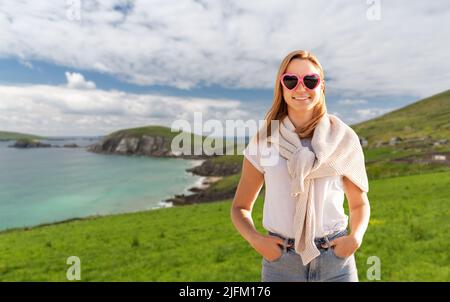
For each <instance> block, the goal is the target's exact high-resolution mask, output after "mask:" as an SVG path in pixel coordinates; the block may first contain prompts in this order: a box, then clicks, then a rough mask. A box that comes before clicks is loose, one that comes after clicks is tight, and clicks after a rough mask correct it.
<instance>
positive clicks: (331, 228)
mask: <svg viewBox="0 0 450 302" xmlns="http://www.w3.org/2000/svg"><path fill="white" fill-rule="evenodd" d="M300 141H301V144H302V146H304V147H308V148H309V149H310V150H311V151H313V152H314V150H313V149H312V147H311V138H302V139H300ZM243 154H244V156H245V157H246V158H247V159H248V160H249V161H250V162H251V163H252V165H253V166H255V168H256V169H258V170H259V171H260V172H261V173H263V174H264V183H265V198H264V209H263V227H264V228H265V229H266V230H267V231H271V232H274V233H277V234H280V235H282V236H284V237H289V238H295V232H294V230H293V221H294V212H295V203H296V198H295V197H292V196H291V181H292V180H291V177H290V175H289V172H288V169H287V163H286V159H284V158H283V157H282V156H281V155H280V154H279V153H278V151H277V150H276V147H275V146H273V145H272V144H270V145H267V144H266V143H265V140H263V141H261V142H260V143H259V144H257V143H256V135H255V136H253V138H252V139H251V140H250V142H249V144H248V145H247V147H246V148H245V149H244V151H243ZM313 181H314V190H313V191H311V193H312V194H313V196H312V199H311V200H313V201H314V203H315V204H314V205H315V212H316V214H315V229H316V230H315V236H314V237H315V238H319V237H323V236H325V235H329V234H331V233H333V232H335V231H340V230H343V229H346V228H347V224H348V216H347V215H346V214H345V212H344V207H343V205H344V184H343V176H342V175H338V176H329V177H321V178H314V179H313Z"/></svg>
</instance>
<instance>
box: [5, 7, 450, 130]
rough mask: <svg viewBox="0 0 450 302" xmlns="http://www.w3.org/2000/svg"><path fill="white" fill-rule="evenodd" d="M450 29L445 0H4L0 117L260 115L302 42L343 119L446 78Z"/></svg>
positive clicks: (89, 121) (366, 115)
mask: <svg viewBox="0 0 450 302" xmlns="http://www.w3.org/2000/svg"><path fill="white" fill-rule="evenodd" d="M449 38H450V3H449V2H448V1H445V0H434V1H420V0H416V1H403V0H391V1H384V0H364V1H354V0H342V1H324V0H319V1H299V0H276V1H275V0H273V1H265V0H258V1H256V0H253V1H251V0H250V1H237V0H235V1H233V0H231V1H225V0H224V1H217V0H216V1H204V0H195V1H191V0H179V1H166V0H164V1H159V0H147V1H124V0H105V1H87V0H66V1H64V0H61V1H43V0H34V1H13V0H10V1H8V0H3V1H1V2H0V131H16V132H24V133H31V134H37V135H44V136H72V135H73V136H75V135H76V136H90V135H105V134H108V133H110V132H112V131H116V130H118V129H123V128H131V127H140V126H146V125H164V126H168V127H170V126H171V125H172V124H173V122H174V121H175V120H180V119H182V120H191V121H192V119H193V116H194V112H201V113H202V116H203V120H207V119H216V120H219V121H221V122H222V123H225V121H226V120H243V121H248V120H256V121H259V120H262V119H263V118H264V115H265V114H266V112H267V111H268V110H269V108H270V106H271V103H272V97H273V88H274V85H275V81H276V80H275V77H276V73H277V71H278V67H279V64H280V63H281V61H282V59H283V58H284V56H286V55H287V54H288V53H289V52H291V51H293V50H297V49H305V50H309V51H311V52H313V53H314V54H315V55H316V56H317V57H318V59H319V61H320V62H321V64H322V66H323V67H324V72H325V80H326V83H327V91H326V104H327V109H328V112H329V113H332V114H335V115H337V116H338V117H340V118H341V119H342V120H343V121H344V122H346V123H347V124H349V125H351V124H355V123H358V122H362V121H365V120H369V119H372V118H374V117H377V116H380V115H382V114H385V113H387V112H390V111H393V110H396V109H398V108H401V107H404V106H406V105H408V104H411V103H414V102H416V101H418V100H420V99H422V98H424V97H428V96H431V95H433V94H436V93H439V92H442V91H445V90H447V89H449V88H450V85H449V84H450V80H449V79H450V39H449Z"/></svg>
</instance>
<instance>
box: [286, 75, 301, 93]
mask: <svg viewBox="0 0 450 302" xmlns="http://www.w3.org/2000/svg"><path fill="white" fill-rule="evenodd" d="M297 83H298V79H297V77H295V76H289V75H285V76H284V77H283V84H284V86H286V88H287V89H289V90H292V89H294V87H295V86H297Z"/></svg>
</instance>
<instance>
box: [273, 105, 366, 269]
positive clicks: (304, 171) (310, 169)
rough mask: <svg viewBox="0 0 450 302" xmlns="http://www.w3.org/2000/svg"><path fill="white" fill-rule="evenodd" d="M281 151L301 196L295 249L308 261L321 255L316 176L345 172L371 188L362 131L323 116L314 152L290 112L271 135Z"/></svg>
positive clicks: (294, 191) (295, 190)
mask: <svg viewBox="0 0 450 302" xmlns="http://www.w3.org/2000/svg"><path fill="white" fill-rule="evenodd" d="M268 141H269V142H271V143H273V144H274V146H275V147H276V149H277V150H278V152H279V154H280V155H281V156H282V157H284V158H285V159H286V162H287V169H288V172H289V175H290V176H291V178H292V192H291V194H292V196H294V197H297V201H296V202H297V204H296V210H295V215H294V225H293V228H294V233H295V234H296V235H295V250H296V252H297V253H298V254H300V256H301V258H302V262H303V264H304V265H306V264H308V263H309V262H311V261H312V260H313V259H314V258H315V257H317V256H319V255H320V251H319V250H318V249H317V247H316V245H315V244H314V237H315V229H314V226H315V223H314V217H315V209H314V202H313V201H312V200H310V199H311V198H310V197H311V194H310V192H311V191H312V190H313V186H314V181H313V180H314V178H319V177H327V176H334V175H343V176H346V177H347V178H349V179H350V180H351V181H352V182H353V183H354V184H355V185H357V186H358V187H359V188H360V189H361V190H362V191H364V192H368V191H369V184H368V179H367V174H366V168H365V164H364V153H363V151H362V147H361V144H360V142H359V138H358V135H357V134H356V133H355V132H354V130H353V129H352V128H350V127H349V126H348V125H346V124H345V123H344V122H343V121H342V120H340V119H339V118H338V117H336V116H335V115H332V114H328V113H325V115H323V116H322V118H321V119H320V120H319V122H318V124H317V125H316V128H315V130H314V134H313V137H312V139H311V145H312V149H313V151H314V152H311V151H310V150H309V149H308V148H307V147H303V146H302V144H301V142H300V136H299V135H298V134H297V133H296V132H295V126H294V124H293V123H292V122H291V120H290V119H289V117H288V116H286V117H284V119H283V120H282V121H281V123H279V127H277V125H275V127H274V132H273V133H272V135H271V136H269V137H268Z"/></svg>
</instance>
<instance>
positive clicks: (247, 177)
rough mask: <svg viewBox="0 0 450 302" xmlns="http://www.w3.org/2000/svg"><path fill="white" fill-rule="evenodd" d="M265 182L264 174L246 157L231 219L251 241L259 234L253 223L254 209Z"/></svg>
mask: <svg viewBox="0 0 450 302" xmlns="http://www.w3.org/2000/svg"><path fill="white" fill-rule="evenodd" d="M263 182H264V175H263V174H262V173H261V172H260V171H258V169H256V168H255V167H254V166H253V165H252V164H251V163H250V162H249V161H248V160H247V159H246V158H245V157H244V162H243V165H242V173H241V178H240V180H239V184H238V186H237V189H236V194H235V196H234V200H233V204H232V206H231V220H232V222H233V224H234V226H235V227H236V229H237V230H238V231H239V233H240V234H241V235H242V237H244V239H245V240H247V241H248V242H250V243H251V242H252V241H254V240H255V239H256V237H258V235H259V233H258V232H257V230H256V229H255V226H254V224H253V219H252V210H253V205H254V203H255V201H256V198H257V197H258V194H259V192H260V190H261V188H262V185H263Z"/></svg>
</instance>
